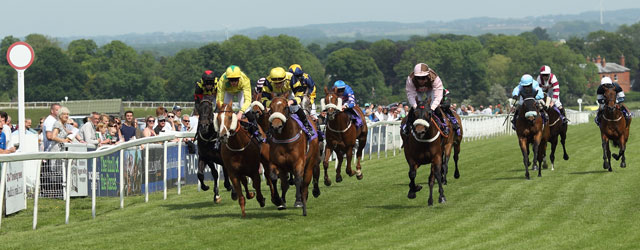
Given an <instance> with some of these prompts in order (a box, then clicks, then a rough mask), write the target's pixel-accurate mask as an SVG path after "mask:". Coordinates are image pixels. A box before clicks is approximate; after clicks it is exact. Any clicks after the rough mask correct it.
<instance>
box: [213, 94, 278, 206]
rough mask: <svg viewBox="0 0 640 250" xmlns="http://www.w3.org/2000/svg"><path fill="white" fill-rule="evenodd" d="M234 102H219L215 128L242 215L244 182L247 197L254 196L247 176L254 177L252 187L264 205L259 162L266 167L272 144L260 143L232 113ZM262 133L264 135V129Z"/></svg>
mask: <svg viewBox="0 0 640 250" xmlns="http://www.w3.org/2000/svg"><path fill="white" fill-rule="evenodd" d="M231 107H232V102H229V103H227V104H222V105H220V103H218V104H217V110H218V112H217V113H216V114H215V115H214V127H215V129H216V131H218V132H219V135H220V140H221V143H222V145H224V146H221V148H220V154H221V156H222V160H223V162H224V168H225V169H226V170H227V173H229V179H230V180H231V182H232V183H233V189H234V190H235V191H236V192H235V193H236V194H237V195H236V196H234V197H232V199H233V200H236V199H237V200H238V203H239V204H240V210H241V211H242V217H243V218H244V217H246V213H245V197H244V196H243V195H242V186H241V183H242V185H244V187H245V191H246V195H247V198H248V199H252V198H253V197H254V194H253V193H252V192H249V190H248V189H247V178H246V177H250V178H251V180H252V184H253V188H254V189H255V190H256V193H257V200H258V203H259V204H260V207H264V205H265V204H264V196H262V192H261V190H260V180H261V178H260V173H259V170H260V163H262V165H263V166H267V165H268V164H269V145H260V143H259V142H257V141H256V140H254V139H252V137H251V135H250V134H249V132H248V131H247V130H245V129H244V128H243V127H242V126H241V125H240V121H239V120H238V118H237V117H236V114H235V113H234V112H233V109H232V108H231ZM260 133H262V134H264V133H263V132H262V130H260Z"/></svg>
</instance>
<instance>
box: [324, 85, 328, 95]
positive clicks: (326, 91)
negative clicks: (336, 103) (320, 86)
mask: <svg viewBox="0 0 640 250" xmlns="http://www.w3.org/2000/svg"><path fill="white" fill-rule="evenodd" d="M324 94H325V95H328V94H329V89H327V86H324Z"/></svg>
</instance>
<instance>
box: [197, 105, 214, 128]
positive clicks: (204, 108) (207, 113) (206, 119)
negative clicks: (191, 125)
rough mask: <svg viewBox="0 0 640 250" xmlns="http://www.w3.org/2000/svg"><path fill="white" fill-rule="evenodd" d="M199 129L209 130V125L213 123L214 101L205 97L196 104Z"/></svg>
mask: <svg viewBox="0 0 640 250" xmlns="http://www.w3.org/2000/svg"><path fill="white" fill-rule="evenodd" d="M196 111H197V113H198V115H199V117H198V127H199V130H201V131H203V132H208V131H209V126H210V125H212V124H213V103H212V102H211V100H208V99H203V100H202V101H200V103H198V105H196Z"/></svg>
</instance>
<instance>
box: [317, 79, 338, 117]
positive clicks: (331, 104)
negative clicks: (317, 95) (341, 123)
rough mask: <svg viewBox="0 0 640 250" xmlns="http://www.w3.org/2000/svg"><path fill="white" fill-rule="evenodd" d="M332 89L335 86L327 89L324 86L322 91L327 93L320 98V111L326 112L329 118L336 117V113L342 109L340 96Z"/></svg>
mask: <svg viewBox="0 0 640 250" xmlns="http://www.w3.org/2000/svg"><path fill="white" fill-rule="evenodd" d="M334 90H335V88H334V89H332V90H331V91H329V90H328V89H327V87H326V86H325V87H324V92H325V93H327V96H325V97H324V98H322V100H320V106H321V108H322V111H326V112H327V118H328V119H329V120H333V119H334V118H335V117H336V113H338V112H339V111H342V98H340V97H339V96H338V95H337V94H336V92H335V91H334Z"/></svg>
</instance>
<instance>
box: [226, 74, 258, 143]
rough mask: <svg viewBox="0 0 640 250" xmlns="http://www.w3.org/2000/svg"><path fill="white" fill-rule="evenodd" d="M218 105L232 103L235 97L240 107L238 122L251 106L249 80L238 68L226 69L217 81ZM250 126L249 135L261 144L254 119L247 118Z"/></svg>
mask: <svg viewBox="0 0 640 250" xmlns="http://www.w3.org/2000/svg"><path fill="white" fill-rule="evenodd" d="M217 92H218V98H217V99H218V103H227V102H229V101H233V97H234V96H237V99H238V103H239V104H240V105H241V106H240V110H238V113H237V114H236V116H237V117H238V120H240V119H242V117H243V115H244V112H245V111H247V109H248V108H249V105H251V80H250V79H249V77H247V75H245V74H244V72H242V70H241V69H240V67H238V66H236V65H231V66H229V67H228V68H227V70H226V71H225V73H224V74H222V75H221V76H220V79H219V80H218V89H217ZM247 118H248V120H249V122H250V125H249V126H248V130H249V133H251V134H252V135H254V136H256V139H258V141H259V142H262V141H263V140H262V138H261V136H260V133H259V132H257V131H258V124H257V122H256V119H255V117H252V118H253V119H251V118H250V117H247Z"/></svg>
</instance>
